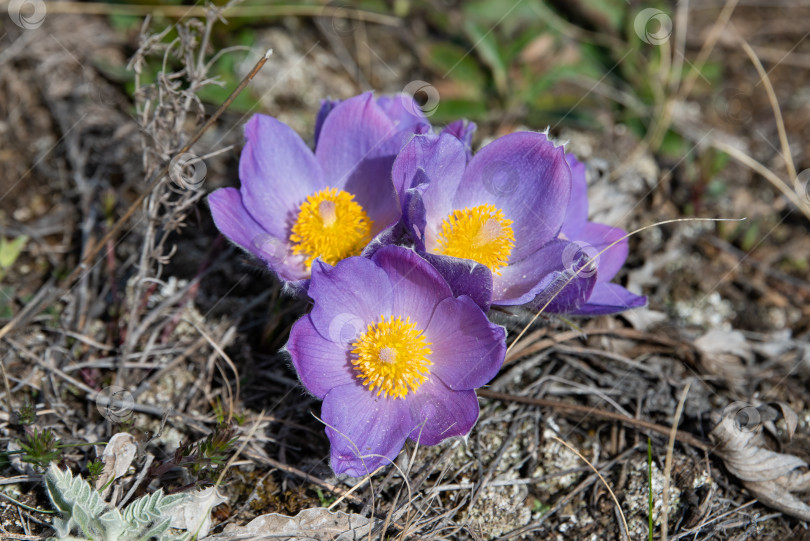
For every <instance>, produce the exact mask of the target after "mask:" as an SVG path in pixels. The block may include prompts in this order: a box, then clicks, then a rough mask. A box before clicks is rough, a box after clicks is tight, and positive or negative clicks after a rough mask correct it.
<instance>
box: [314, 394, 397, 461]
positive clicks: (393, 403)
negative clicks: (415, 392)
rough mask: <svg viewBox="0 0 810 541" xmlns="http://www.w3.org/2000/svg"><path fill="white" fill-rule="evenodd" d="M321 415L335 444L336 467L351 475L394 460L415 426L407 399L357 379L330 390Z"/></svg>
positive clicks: (333, 454) (333, 450)
mask: <svg viewBox="0 0 810 541" xmlns="http://www.w3.org/2000/svg"><path fill="white" fill-rule="evenodd" d="M321 416H322V418H323V421H324V423H325V424H326V434H327V436H328V437H329V441H330V443H331V446H332V448H331V464H332V469H333V470H334V471H335V473H338V474H341V473H344V474H347V475H349V476H351V477H360V476H363V475H367V474H369V473H371V472H373V471H374V470H376V469H377V468H379V467H380V466H383V465H385V464H389V463H391V462H392V461H393V460H394V459H395V458H396V456H397V454H399V451H400V450H401V449H402V446H403V445H404V444H405V440H406V439H407V438H408V435H409V434H410V432H411V430H412V429H413V423H412V421H411V414H410V411H409V409H408V406H407V404H406V402H405V401H404V400H386V399H379V398H378V397H377V396H376V395H375V393H370V392H367V390H366V389H365V388H364V387H363V386H362V385H359V384H354V383H353V384H349V385H341V386H339V387H335V388H334V389H332V390H330V391H329V393H327V395H326V397H325V398H324V401H323V408H322V412H321Z"/></svg>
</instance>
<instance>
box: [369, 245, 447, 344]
mask: <svg viewBox="0 0 810 541" xmlns="http://www.w3.org/2000/svg"><path fill="white" fill-rule="evenodd" d="M371 259H372V261H373V262H374V263H376V264H377V265H379V266H380V268H382V269H383V270H384V271H385V273H386V274H387V275H388V279H389V280H390V281H391V289H392V291H393V303H392V306H393V308H392V310H393V313H394V314H401V315H402V316H408V317H410V318H411V322H413V323H416V325H417V327H420V328H421V329H424V328H426V327H427V326H428V324H429V323H430V321H431V317H433V309H434V308H435V307H436V303H437V302H439V301H440V300H441V299H445V298H447V297H451V296H452V295H453V292H452V291H451V290H450V286H448V285H447V282H445V281H444V278H442V276H441V274H439V272H438V271H437V270H436V269H434V268H433V267H431V266H430V264H429V263H428V262H427V261H425V260H424V259H422V258H421V257H419V256H418V255H417V254H416V252H414V251H413V250H409V249H407V248H402V247H400V246H385V247H383V248H380V249H379V250H377V251H376V252H375V253H374V256H373V257H372V258H371Z"/></svg>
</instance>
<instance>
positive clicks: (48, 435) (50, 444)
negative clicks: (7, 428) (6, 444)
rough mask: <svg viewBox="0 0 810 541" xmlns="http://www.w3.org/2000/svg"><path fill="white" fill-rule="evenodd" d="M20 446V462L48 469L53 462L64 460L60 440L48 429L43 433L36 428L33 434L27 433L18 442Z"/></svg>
mask: <svg viewBox="0 0 810 541" xmlns="http://www.w3.org/2000/svg"><path fill="white" fill-rule="evenodd" d="M17 443H19V444H20V450H21V451H22V456H21V457H20V460H22V461H23V462H28V463H29V464H34V465H35V466H39V467H40V468H43V469H44V468H47V467H48V464H50V463H51V462H56V461H59V460H61V459H62V449H61V448H60V446H59V440H57V439H56V436H54V434H53V431H52V430H50V429H48V428H46V429H44V430H43V431H42V432H40V431H39V430H37V429H36V428H34V430H33V432H26V433H25V435H24V436H23V437H22V438H21V439H19V440H17Z"/></svg>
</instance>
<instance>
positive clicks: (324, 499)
mask: <svg viewBox="0 0 810 541" xmlns="http://www.w3.org/2000/svg"><path fill="white" fill-rule="evenodd" d="M315 492H317V493H318V500H319V501H320V502H321V507H329V506H330V505H332V504H333V503H335V500H336V499H337V498H335V497H334V496H332V497H328V496H324V494H323V491H322V490H321V489H320V488H316V489H315Z"/></svg>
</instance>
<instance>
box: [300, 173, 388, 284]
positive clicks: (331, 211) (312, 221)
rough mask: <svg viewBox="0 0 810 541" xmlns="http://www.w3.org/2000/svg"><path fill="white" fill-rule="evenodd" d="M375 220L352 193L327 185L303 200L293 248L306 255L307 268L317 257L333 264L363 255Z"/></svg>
mask: <svg viewBox="0 0 810 541" xmlns="http://www.w3.org/2000/svg"><path fill="white" fill-rule="evenodd" d="M372 224H373V222H372V221H371V220H369V218H368V215H366V212H365V211H364V210H363V207H361V206H360V205H359V204H358V203H357V202H356V201H355V200H354V196H353V195H352V194H350V193H348V192H344V191H343V190H338V189H337V188H326V189H324V190H321V191H319V192H317V193H315V194H313V195H310V196H309V197H307V200H306V201H304V202H303V203H302V204H301V209H300V210H299V212H298V218H297V219H296V221H295V224H294V225H293V226H292V231H291V232H290V243H291V245H292V251H293V253H294V254H296V255H299V254H303V255H305V256H306V257H307V260H306V265H307V268H310V267H311V266H312V262H313V261H314V260H315V258H317V257H320V258H321V259H322V260H323V261H324V262H326V263H329V264H330V265H334V264H335V263H337V262H338V261H340V260H341V259H345V258H347V257H351V256H353V255H360V252H362V251H363V248H364V247H365V246H366V245H367V244H368V242H369V240H371V226H372Z"/></svg>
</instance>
